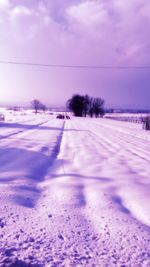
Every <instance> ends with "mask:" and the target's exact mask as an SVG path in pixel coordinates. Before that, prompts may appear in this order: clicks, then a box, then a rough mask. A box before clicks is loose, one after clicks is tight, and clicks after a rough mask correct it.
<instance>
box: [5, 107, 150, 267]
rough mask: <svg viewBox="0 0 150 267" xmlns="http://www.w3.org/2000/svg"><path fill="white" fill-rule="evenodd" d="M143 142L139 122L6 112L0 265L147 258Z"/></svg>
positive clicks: (122, 262)
mask: <svg viewBox="0 0 150 267" xmlns="http://www.w3.org/2000/svg"><path fill="white" fill-rule="evenodd" d="M149 145H150V133H149V132H148V131H144V130H143V129H142V125H141V124H134V123H128V122H121V121H114V120H109V119H90V118H74V117H72V118H71V120H59V119H56V118H55V115H53V116H50V115H48V114H37V115H35V114H33V113H31V112H28V113H26V114H25V115H22V114H21V113H19V112H16V113H15V114H14V113H9V112H7V114H6V121H5V122H0V203H1V205H0V267H4V266H6V267H7V266H9V267H13V266H14V267H17V266H35V267H38V266H46V267H49V266H50V267H53V266H65V267H67V266H68V267H72V266H73V267H76V266H77V267H79V266H85V267H94V266H96V267H97V266H100V267H101V266H102V267H103V266H104V267H105V266H111V267H113V266H118V267H121V266H122V267H123V266H126V267H130V266H133V267H138V266H144V267H148V266H150V234H149V233H150V230H149V229H150V207H149V200H150V193H149V192H150V190H149V189H150V169H149V163H150V150H149Z"/></svg>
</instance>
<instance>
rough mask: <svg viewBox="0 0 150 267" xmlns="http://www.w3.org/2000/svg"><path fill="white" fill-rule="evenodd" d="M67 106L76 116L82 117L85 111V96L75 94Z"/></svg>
mask: <svg viewBox="0 0 150 267" xmlns="http://www.w3.org/2000/svg"><path fill="white" fill-rule="evenodd" d="M67 108H68V109H70V110H71V111H72V112H73V113H74V115H75V116H76V117H82V116H83V112H85V110H84V108H85V98H84V96H81V95H78V94H76V95H73V96H72V98H71V99H69V100H68V101H67Z"/></svg>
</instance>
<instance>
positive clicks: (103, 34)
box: [0, 0, 150, 108]
mask: <svg viewBox="0 0 150 267" xmlns="http://www.w3.org/2000/svg"><path fill="white" fill-rule="evenodd" d="M149 36H150V1H149V0H145V1H141V0H126V1H121V0H80V1H79V0H63V1H62V0H0V61H11V62H31V63H38V64H39V63H40V64H56V65H57V64H58V65H87V66H93V65H94V66H129V67H131V66H137V67H138V66H150V52H149V50H150V38H149ZM76 93H79V94H89V95H90V96H93V97H101V98H103V99H104V100H105V103H106V106H108V107H128V108H150V69H130V68H129V69H81V68H56V67H55V68H52V67H49V68H48V67H42V66H24V65H11V64H2V63H0V103H4V102H5V103H6V102H7V103H30V102H31V101H32V100H33V99H35V98H37V99H39V100H41V101H42V102H43V103H45V104H49V105H52V104H53V105H55V104H57V105H64V104H65V103H66V101H67V100H68V99H69V98H71V96H72V95H73V94H76Z"/></svg>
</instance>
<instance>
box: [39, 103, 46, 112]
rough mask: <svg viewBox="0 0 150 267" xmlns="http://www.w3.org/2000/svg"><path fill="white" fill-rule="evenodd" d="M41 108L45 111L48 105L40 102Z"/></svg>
mask: <svg viewBox="0 0 150 267" xmlns="http://www.w3.org/2000/svg"><path fill="white" fill-rule="evenodd" d="M40 109H41V110H42V111H43V112H45V111H46V110H47V107H46V106H45V105H44V104H42V103H41V104H40Z"/></svg>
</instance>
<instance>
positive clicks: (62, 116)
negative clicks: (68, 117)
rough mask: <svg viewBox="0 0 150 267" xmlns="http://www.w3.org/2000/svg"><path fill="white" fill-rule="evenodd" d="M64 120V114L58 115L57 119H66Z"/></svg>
mask: <svg viewBox="0 0 150 267" xmlns="http://www.w3.org/2000/svg"><path fill="white" fill-rule="evenodd" d="M64 118H65V116H64V115H62V114H58V115H57V116H56V119H64Z"/></svg>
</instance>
